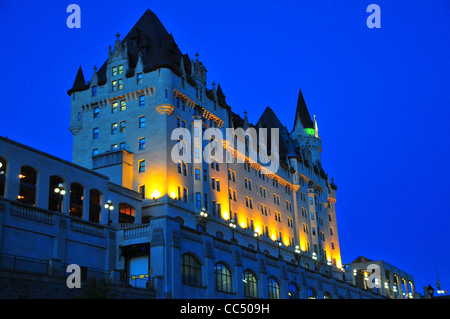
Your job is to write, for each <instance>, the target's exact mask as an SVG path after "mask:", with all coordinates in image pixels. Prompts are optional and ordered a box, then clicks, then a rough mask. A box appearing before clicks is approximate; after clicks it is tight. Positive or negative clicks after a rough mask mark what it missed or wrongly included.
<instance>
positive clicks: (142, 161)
mask: <svg viewBox="0 0 450 319" xmlns="http://www.w3.org/2000/svg"><path fill="white" fill-rule="evenodd" d="M138 167H139V173H142V172H145V160H140V161H139V164H138Z"/></svg>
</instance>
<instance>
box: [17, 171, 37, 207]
mask: <svg viewBox="0 0 450 319" xmlns="http://www.w3.org/2000/svg"><path fill="white" fill-rule="evenodd" d="M19 178H20V189H19V196H17V200H18V201H19V202H22V203H25V204H30V205H33V206H34V205H35V204H36V182H37V171H36V170H35V169H34V168H33V167H31V166H22V169H21V171H20V175H19Z"/></svg>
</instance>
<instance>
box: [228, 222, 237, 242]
mask: <svg viewBox="0 0 450 319" xmlns="http://www.w3.org/2000/svg"><path fill="white" fill-rule="evenodd" d="M229 226H230V228H231V235H232V238H231V241H232V242H236V239H235V238H234V229H235V228H236V223H235V221H234V219H233V218H231V219H230V224H229Z"/></svg>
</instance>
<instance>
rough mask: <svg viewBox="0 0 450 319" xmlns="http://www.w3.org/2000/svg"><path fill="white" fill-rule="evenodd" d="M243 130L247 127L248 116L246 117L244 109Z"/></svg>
mask: <svg viewBox="0 0 450 319" xmlns="http://www.w3.org/2000/svg"><path fill="white" fill-rule="evenodd" d="M243 129H244V130H246V129H248V117H247V110H244V127H243Z"/></svg>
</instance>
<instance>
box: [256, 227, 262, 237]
mask: <svg viewBox="0 0 450 319" xmlns="http://www.w3.org/2000/svg"><path fill="white" fill-rule="evenodd" d="M255 232H256V233H258V235H261V229H260V228H259V226H256V230H255Z"/></svg>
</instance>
